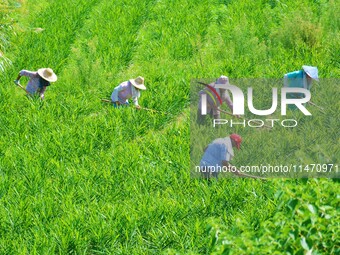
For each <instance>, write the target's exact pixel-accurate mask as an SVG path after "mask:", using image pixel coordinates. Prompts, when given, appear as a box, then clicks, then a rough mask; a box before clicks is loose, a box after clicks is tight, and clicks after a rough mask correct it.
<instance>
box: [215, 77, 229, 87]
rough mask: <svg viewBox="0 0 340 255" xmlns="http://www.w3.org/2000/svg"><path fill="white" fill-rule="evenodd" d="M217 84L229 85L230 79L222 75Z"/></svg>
mask: <svg viewBox="0 0 340 255" xmlns="http://www.w3.org/2000/svg"><path fill="white" fill-rule="evenodd" d="M216 84H224V85H225V84H226V85H229V78H228V77H227V76H225V75H221V76H220V77H219V78H218V79H217V80H216Z"/></svg>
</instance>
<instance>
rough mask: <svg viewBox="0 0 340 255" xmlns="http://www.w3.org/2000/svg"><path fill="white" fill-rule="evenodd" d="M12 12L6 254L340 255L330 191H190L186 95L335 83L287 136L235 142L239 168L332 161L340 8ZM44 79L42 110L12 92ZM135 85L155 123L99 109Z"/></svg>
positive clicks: (230, 186) (36, 5) (0, 186)
mask: <svg viewBox="0 0 340 255" xmlns="http://www.w3.org/2000/svg"><path fill="white" fill-rule="evenodd" d="M20 3H21V4H22V8H19V10H20V17H18V23H19V25H18V27H16V28H15V31H16V33H17V37H15V40H14V41H13V43H12V44H11V45H10V46H8V48H7V51H8V52H11V59H12V61H13V66H12V67H8V68H7V70H6V72H5V73H4V74H3V78H2V79H1V83H2V86H0V97H1V100H0V111H1V115H0V204H1V206H0V218H1V219H2V220H1V222H0V253H1V254H53V253H59V254H79V253H81V254H159V253H161V252H163V253H165V254H190V253H191V254H209V253H212V252H216V253H218V252H221V251H222V250H223V251H227V250H229V251H230V253H237V252H239V253H241V254H242V253H249V252H251V249H254V250H255V251H258V253H262V252H260V251H261V249H262V248H263V249H267V250H270V251H272V252H273V253H275V252H276V253H279V252H280V251H282V250H284V249H287V251H288V252H291V253H293V254H294V253H298V252H300V253H301V252H303V251H305V252H307V249H306V248H308V251H309V250H311V249H313V251H312V252H315V253H316V252H319V253H322V252H323V253H332V252H334V253H335V252H337V251H338V243H336V240H335V239H334V237H336V235H335V233H337V232H336V231H337V228H338V223H337V221H338V202H336V200H335V198H337V199H338V190H339V189H338V182H336V181H334V180H309V181H308V182H307V183H305V181H304V180H294V181H284V180H268V181H267V182H258V181H257V180H247V179H221V180H219V181H211V182H205V181H203V180H201V179H195V178H191V176H190V171H189V161H190V160H189V154H190V143H189V142H190V141H189V140H190V139H189V137H190V131H191V130H190V129H189V112H190V111H189V104H190V100H189V86H190V81H191V79H194V78H214V77H218V76H219V75H221V74H225V75H228V76H229V77H230V78H231V80H232V79H234V78H244V77H271V78H280V77H282V76H283V74H284V73H286V72H289V71H293V70H298V69H300V68H301V65H302V64H311V65H317V66H318V67H319V70H320V76H321V77H327V78H333V79H334V80H331V79H329V80H328V81H327V82H325V83H322V84H320V85H319V84H318V85H316V86H315V87H313V89H315V90H314V91H313V101H314V102H315V103H318V104H321V105H322V106H323V107H324V108H325V109H327V113H326V114H325V115H323V114H321V113H320V112H318V111H317V109H313V110H312V111H313V112H312V113H313V120H311V121H310V120H306V119H304V118H302V117H301V116H299V115H298V114H296V115H297V116H295V115H294V113H292V116H294V117H296V118H299V121H301V126H299V127H298V128H297V129H296V130H290V129H289V130H273V132H264V131H262V130H261V131H260V130H255V131H253V130H251V131H248V130H247V131H245V130H242V129H237V130H235V131H237V132H240V133H241V135H242V136H244V137H245V138H246V139H245V142H244V144H243V147H242V150H240V151H238V152H237V154H236V157H235V161H234V162H233V163H235V165H240V164H249V162H250V161H253V163H254V164H256V163H261V162H273V161H275V160H276V159H279V160H282V161H283V160H285V159H287V158H288V159H291V160H292V161H293V160H296V161H298V162H296V163H306V162H313V161H317V162H320V161H323V162H324V161H327V162H329V163H334V164H336V163H338V162H337V160H338V159H339V158H340V156H339V148H338V143H339V138H338V134H339V133H338V130H339V123H338V121H337V120H338V119H339V112H340V111H339V102H338V100H337V97H336V95H337V94H338V93H339V86H337V85H336V83H337V80H336V79H335V78H337V77H339V74H340V71H339V68H338V67H339V58H338V56H339V54H338V50H339V41H340V40H338V38H339V29H338V28H339V22H338V20H339V19H336V18H334V21H333V18H331V17H330V15H332V17H338V15H339V13H340V12H338V11H336V10H338V9H339V1H303V2H301V1H285V3H283V1H251V0H246V1H215V0H214V1H210V0H204V1H194V0H175V1H165V0H157V1H141V0H132V1H127V0H120V1H106V0H101V1H94V0H90V1H89V0H73V1H66V0H52V1H47V0H29V1H20ZM300 9H301V10H304V11H305V13H306V14H305V15H304V14H301V13H299V11H298V10H300ZM297 13H298V14H297ZM295 14H297V15H295ZM11 15H12V14H11ZM299 22H301V24H300V23H299ZM296 23H298V24H296ZM294 24H295V25H296V27H295V26H294ZM308 28H311V29H313V30H315V34H314V33H312V32H311V31H309V30H308V31H306V29H308ZM280 31H282V33H283V34H281V33H280ZM289 36H293V37H294V38H290V37H289ZM295 36H296V37H295ZM287 37H289V38H287ZM12 56H13V57H12ZM41 67H51V68H53V70H54V71H55V72H56V73H57V75H58V81H57V82H56V83H54V84H53V85H52V86H50V87H49V88H48V90H47V92H46V99H45V101H43V102H41V101H38V100H31V99H29V98H26V97H25V96H23V91H21V90H19V89H18V88H16V87H15V86H14V84H13V79H15V78H16V76H17V72H18V71H19V70H21V69H28V70H36V69H38V68H41ZM138 75H142V76H144V77H145V79H146V86H147V90H146V91H143V92H142V96H141V98H140V104H141V105H142V106H145V107H148V108H152V109H156V110H159V111H161V112H163V113H156V112H151V111H144V110H140V111H136V110H135V109H133V108H132V107H131V108H125V109H120V110H117V109H114V108H113V107H111V106H110V105H106V104H104V103H101V102H100V98H103V97H109V96H110V94H111V93H112V90H113V88H114V87H115V86H116V85H118V84H119V83H120V82H122V81H124V80H127V79H130V78H132V77H135V76H138ZM21 81H22V83H23V84H24V83H25V80H24V77H23V78H22V80H21ZM237 85H240V87H242V88H244V87H243V86H246V84H241V83H240V84H237ZM255 89H258V90H261V89H263V90H264V89H265V88H261V87H260V86H257V87H256V88H254V90H255ZM314 95H315V96H314ZM331 95H335V96H334V97H333V96H331ZM325 98H327V100H324V99H325ZM263 99H264V102H267V101H268V100H267V99H265V94H264V95H263ZM196 131H197V132H198V134H200V133H199V132H203V130H196ZM202 140H203V139H202ZM208 142H209V141H202V144H201V146H202V147H203V146H204V145H206V143H208ZM254 148H255V149H256V153H254ZM317 162H313V163H317ZM293 189H294V192H292V190H293ZM313 190H314V192H315V193H314V192H313ZM278 191H280V192H278ZM277 192H278V193H277ZM275 194H276V195H275ZM280 194H281V195H280ZM332 199H333V200H332ZM294 204H295V207H294ZM312 211H313V212H314V213H313V212H312ZM326 215H328V216H326ZM327 218H328V219H327ZM207 219H209V220H207ZM333 219H334V220H333ZM309 220H310V221H309ZM304 222H306V223H304ZM241 223H243V224H241ZM275 224H278V225H275ZM325 224H328V226H327V228H324V225H325ZM279 228H281V229H282V231H283V232H282V233H283V234H280V233H281V232H280V231H279V230H278V229H279ZM217 229H221V230H220V234H218V235H217ZM287 231H288V232H287ZM289 231H293V234H292V236H291V237H290V236H289V233H290V232H289ZM315 231H316V232H315ZM295 232H296V235H295ZM319 233H320V234H321V235H322V238H319V236H320V234H319ZM234 234H238V236H243V235H244V237H243V240H244V241H243V240H241V238H240V237H238V236H234ZM287 235H288V236H287ZM269 236H272V238H270V237H269ZM214 238H215V239H216V240H215V239H214ZM288 238H290V239H289V240H288ZM303 238H304V239H303ZM227 242H229V244H228V243H227ZM332 243H333V244H332ZM271 244H273V248H272V249H271V248H270V247H269V248H268V246H269V245H271Z"/></svg>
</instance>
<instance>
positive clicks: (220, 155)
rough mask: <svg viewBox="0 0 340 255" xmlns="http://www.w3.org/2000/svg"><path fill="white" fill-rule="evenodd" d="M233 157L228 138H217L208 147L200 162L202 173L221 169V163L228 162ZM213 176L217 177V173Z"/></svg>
mask: <svg viewBox="0 0 340 255" xmlns="http://www.w3.org/2000/svg"><path fill="white" fill-rule="evenodd" d="M233 157H234V150H233V146H232V142H231V139H230V137H225V138H218V139H216V140H214V141H213V142H212V143H210V144H209V145H208V147H207V148H206V150H205V152H204V154H203V157H202V159H201V162H200V167H201V171H202V172H203V173H209V172H212V171H213V169H214V170H217V169H218V168H219V167H220V168H222V167H223V165H222V162H223V161H227V162H229V161H230V160H231V159H232V158H233ZM213 175H215V176H217V175H218V172H216V171H215V172H214V173H213Z"/></svg>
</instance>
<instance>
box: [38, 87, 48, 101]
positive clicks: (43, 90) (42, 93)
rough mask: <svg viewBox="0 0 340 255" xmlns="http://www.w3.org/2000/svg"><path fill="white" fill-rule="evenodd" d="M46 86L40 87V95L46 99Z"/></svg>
mask: <svg viewBox="0 0 340 255" xmlns="http://www.w3.org/2000/svg"><path fill="white" fill-rule="evenodd" d="M46 88H47V87H46V86H44V87H43V88H42V89H39V91H38V92H39V96H40V99H42V100H43V99H44V98H45V91H46Z"/></svg>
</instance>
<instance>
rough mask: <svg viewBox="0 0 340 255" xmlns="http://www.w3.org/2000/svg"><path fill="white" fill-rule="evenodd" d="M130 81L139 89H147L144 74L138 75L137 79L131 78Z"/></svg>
mask: <svg viewBox="0 0 340 255" xmlns="http://www.w3.org/2000/svg"><path fill="white" fill-rule="evenodd" d="M129 81H130V82H131V84H132V85H133V86H134V87H136V88H137V89H141V90H146V87H145V85H144V78H143V77H142V76H138V77H137V78H136V79H130V80H129Z"/></svg>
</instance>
